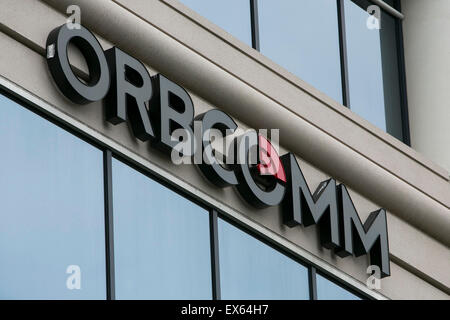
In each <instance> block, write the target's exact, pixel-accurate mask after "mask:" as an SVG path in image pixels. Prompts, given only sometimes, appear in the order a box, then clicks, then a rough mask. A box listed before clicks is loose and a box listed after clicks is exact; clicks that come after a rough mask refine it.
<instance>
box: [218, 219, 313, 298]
mask: <svg viewBox="0 0 450 320" xmlns="http://www.w3.org/2000/svg"><path fill="white" fill-rule="evenodd" d="M218 229H219V256H220V257H219V264H220V287H221V298H222V299H298V300H307V299H309V289H308V270H307V268H306V267H304V266H303V265H301V264H299V263H298V262H296V261H294V260H292V259H290V258H288V257H287V256H285V255H283V254H282V253H280V252H279V251H277V250H275V249H273V248H271V247H269V246H268V245H266V244H264V243H262V242H261V241H259V240H257V239H255V238H253V237H252V236H250V235H248V234H247V233H245V232H243V231H241V230H239V229H238V228H236V227H234V226H232V225H231V224H229V223H228V222H225V221H223V220H222V219H219V223H218Z"/></svg>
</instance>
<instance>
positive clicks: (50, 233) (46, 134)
mask: <svg viewBox="0 0 450 320" xmlns="http://www.w3.org/2000/svg"><path fill="white" fill-rule="evenodd" d="M0 148H1V154H2V155H1V157H0V177H1V179H0V221H1V223H0V299H105V298H106V274H105V273H106V270H105V268H106V267H105V233H104V232H105V231H104V230H105V224H104V200H103V199H104V198H103V162H102V161H103V160H102V159H103V158H102V152H101V151H100V150H98V149H96V148H94V147H93V146H91V145H90V144H88V143H86V142H84V141H82V140H81V139H79V138H77V137H75V136H73V135H72V134H70V133H68V132H66V131H64V130H63V129H61V128H59V127H57V126H55V125H54V124H52V123H50V122H49V121H47V120H45V119H43V118H41V117H39V116H38V115H36V114H34V113H32V112H31V111H29V110H27V109H25V108H23V107H22V106H20V105H18V104H17V103H15V102H14V101H12V100H10V99H8V98H7V97H5V96H2V95H0ZM70 266H73V267H70ZM67 271H69V273H67ZM78 284H79V285H80V288H79V289H77V287H78ZM69 288H70V289H69Z"/></svg>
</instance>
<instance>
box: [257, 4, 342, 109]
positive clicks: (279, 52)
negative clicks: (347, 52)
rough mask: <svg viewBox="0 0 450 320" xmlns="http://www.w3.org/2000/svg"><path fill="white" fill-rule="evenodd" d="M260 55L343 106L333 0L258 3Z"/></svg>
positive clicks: (335, 8)
mask: <svg viewBox="0 0 450 320" xmlns="http://www.w3.org/2000/svg"><path fill="white" fill-rule="evenodd" d="M258 12H259V37H260V47H261V52H262V53H263V54H264V55H266V56H267V57H269V58H270V59H272V60H273V61H274V62H276V63H278V64H279V65H281V66H283V67H284V68H286V69H287V70H288V71H290V72H292V73H293V74H295V75H296V76H298V77H299V78H301V79H303V80H305V81H306V82H309V83H310V84H311V85H313V86H314V87H316V88H317V89H319V90H320V91H322V92H324V93H325V94H327V95H329V96H330V97H332V98H333V99H335V100H336V101H338V102H340V103H342V84H341V67H340V51H339V29H338V18H337V6H336V1H330V0H296V1H276V0H264V1H259V2H258Z"/></svg>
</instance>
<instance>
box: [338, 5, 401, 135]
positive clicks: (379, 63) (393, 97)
mask: <svg viewBox="0 0 450 320" xmlns="http://www.w3.org/2000/svg"><path fill="white" fill-rule="evenodd" d="M371 4H372V3H370V2H369V1H366V0H364V1H361V0H358V1H355V2H352V1H350V0H345V2H344V8H345V27H346V35H347V37H346V39H347V40H346V41H347V55H348V75H349V91H350V109H352V110H353V111H354V112H356V113H357V114H359V115H360V116H362V117H363V118H365V119H367V120H368V121H370V122H372V123H373V124H375V125H376V126H378V127H379V128H381V129H383V130H384V131H386V132H388V133H390V134H391V135H393V136H395V137H396V138H398V139H400V140H403V134H402V117H401V100H400V99H401V98H400V86H399V83H400V81H399V69H398V60H397V44H396V32H395V19H394V18H393V17H391V16H390V15H388V14H386V13H384V12H382V13H381V19H380V21H379V22H380V27H381V29H377V28H374V26H375V25H376V23H374V22H373V21H372V20H370V19H369V18H370V15H369V13H368V12H367V11H366V10H367V7H368V6H369V5H371ZM371 21H372V23H371ZM368 26H371V28H369V27H368Z"/></svg>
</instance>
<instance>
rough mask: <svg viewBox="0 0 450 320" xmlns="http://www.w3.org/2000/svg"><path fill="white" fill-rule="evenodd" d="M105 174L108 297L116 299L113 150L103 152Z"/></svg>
mask: <svg viewBox="0 0 450 320" xmlns="http://www.w3.org/2000/svg"><path fill="white" fill-rule="evenodd" d="M103 174H104V192H105V243H106V298H107V299H108V300H115V299H116V290H115V272H114V225H113V199H112V152H111V150H105V151H104V152H103Z"/></svg>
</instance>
